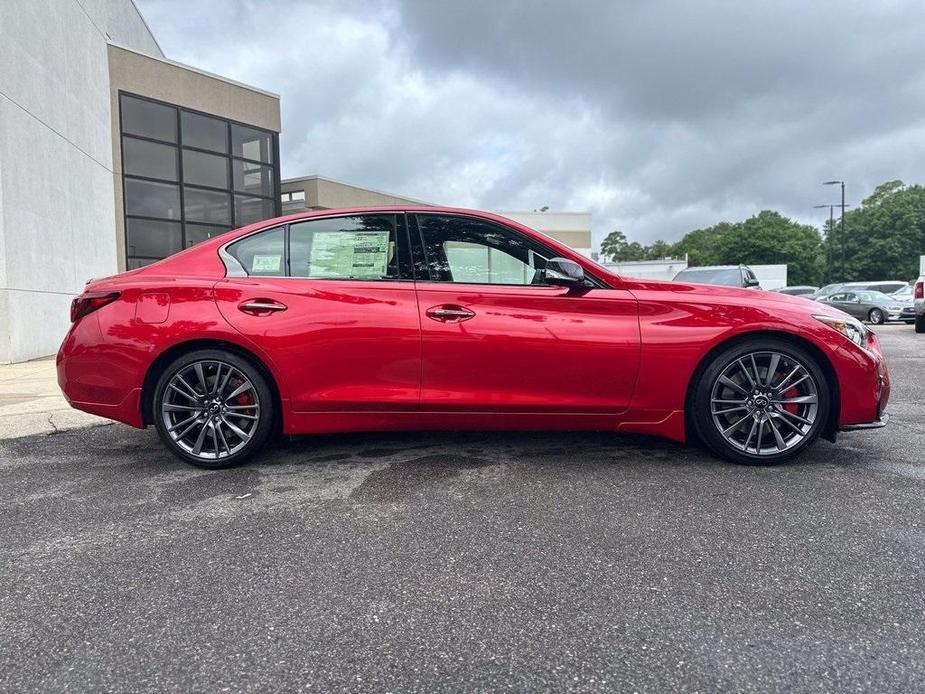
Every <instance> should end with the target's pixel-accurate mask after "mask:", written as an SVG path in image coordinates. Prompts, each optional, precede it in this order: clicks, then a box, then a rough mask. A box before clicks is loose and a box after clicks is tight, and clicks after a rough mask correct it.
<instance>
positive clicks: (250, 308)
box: [238, 299, 287, 316]
mask: <svg viewBox="0 0 925 694" xmlns="http://www.w3.org/2000/svg"><path fill="white" fill-rule="evenodd" d="M286 308H287V307H286V304H281V303H280V302H278V301H275V300H273V299H251V300H250V301H245V302H244V303H242V304H239V305H238V310H239V311H243V312H244V313H250V314H251V315H254V316H267V315H269V314H271V313H276V312H277V311H285V310H286Z"/></svg>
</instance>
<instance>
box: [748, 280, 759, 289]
mask: <svg viewBox="0 0 925 694" xmlns="http://www.w3.org/2000/svg"><path fill="white" fill-rule="evenodd" d="M745 287H746V288H747V289H753V288H754V287H758V288H759V289H761V282H759V281H758V280H755V279H747V280H745Z"/></svg>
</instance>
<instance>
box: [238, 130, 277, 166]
mask: <svg viewBox="0 0 925 694" xmlns="http://www.w3.org/2000/svg"><path fill="white" fill-rule="evenodd" d="M231 153H232V154H233V155H235V156H236V157H244V158H245V159H254V160H256V161H262V162H265V163H267V164H272V163H273V136H272V135H271V134H270V133H267V132H264V131H263V130H255V129H254V128H248V127H247V126H245V125H235V124H232V126H231Z"/></svg>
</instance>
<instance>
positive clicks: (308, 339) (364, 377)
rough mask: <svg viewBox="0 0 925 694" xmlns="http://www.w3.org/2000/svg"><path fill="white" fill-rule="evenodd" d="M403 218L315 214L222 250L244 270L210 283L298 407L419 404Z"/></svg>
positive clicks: (417, 341) (417, 340)
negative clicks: (269, 361) (272, 365)
mask: <svg viewBox="0 0 925 694" xmlns="http://www.w3.org/2000/svg"><path fill="white" fill-rule="evenodd" d="M404 224H405V218H404V215H403V214H394V213H383V214H361V215H352V216H340V217H326V218H321V219H314V218H313V219H310V220H306V221H302V222H294V223H292V224H288V225H283V226H280V227H277V228H275V229H271V230H267V231H263V232H259V233H258V234H256V235H251V236H248V237H246V238H244V239H243V240H241V241H238V242H236V243H234V244H231V245H229V246H228V248H227V249H226V250H225V259H226V264H230V265H232V266H239V268H236V269H237V274H241V275H244V276H242V277H229V278H227V279H226V280H224V281H222V282H220V283H219V284H218V285H217V286H216V288H215V296H216V301H217V302H218V306H219V309H220V310H221V312H222V315H223V316H224V317H225V319H226V320H227V321H228V322H229V323H231V324H232V325H233V326H234V327H235V328H237V329H238V330H239V331H241V332H242V333H244V334H245V335H247V336H248V337H249V338H250V339H251V340H253V341H254V342H256V343H257V344H259V345H260V346H261V347H262V348H263V349H264V350H265V351H266V352H267V353H268V354H269V355H270V356H271V358H272V359H273V360H274V362H275V364H276V366H277V368H278V369H279V371H280V372H281V373H282V374H283V377H284V378H285V379H286V390H287V391H288V392H289V394H290V397H291V400H292V403H291V405H292V408H293V410H294V411H297V412H319V411H330V412H338V411H354V410H367V411H369V410H389V411H395V410H408V409H415V408H416V407H417V405H418V400H419V397H420V375H421V337H420V334H421V330H420V324H419V319H418V310H417V301H416V297H415V293H414V281H413V275H412V270H411V265H410V255H409V254H408V248H407V235H406V233H405V227H404ZM230 274H233V273H230Z"/></svg>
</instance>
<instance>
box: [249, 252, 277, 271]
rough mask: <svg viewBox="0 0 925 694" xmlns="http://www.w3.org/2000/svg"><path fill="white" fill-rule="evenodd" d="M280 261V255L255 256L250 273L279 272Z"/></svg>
mask: <svg viewBox="0 0 925 694" xmlns="http://www.w3.org/2000/svg"><path fill="white" fill-rule="evenodd" d="M282 260H283V257H282V256H281V255H255V256H254V262H253V265H251V272H279V268H280V265H281V264H282Z"/></svg>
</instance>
